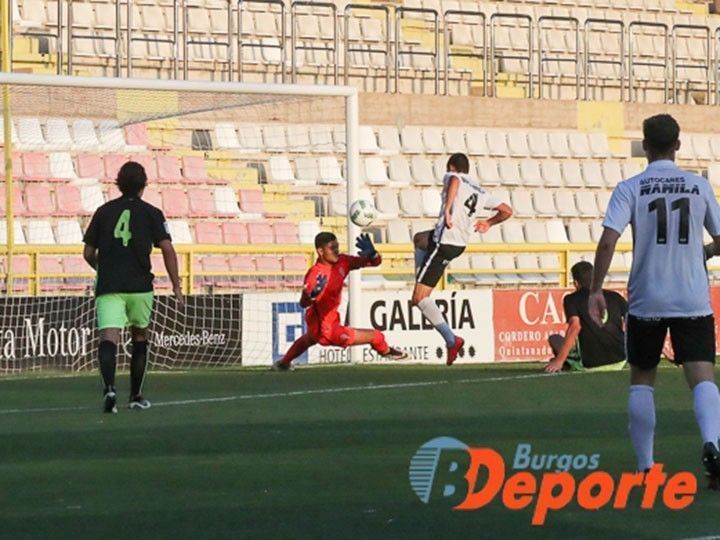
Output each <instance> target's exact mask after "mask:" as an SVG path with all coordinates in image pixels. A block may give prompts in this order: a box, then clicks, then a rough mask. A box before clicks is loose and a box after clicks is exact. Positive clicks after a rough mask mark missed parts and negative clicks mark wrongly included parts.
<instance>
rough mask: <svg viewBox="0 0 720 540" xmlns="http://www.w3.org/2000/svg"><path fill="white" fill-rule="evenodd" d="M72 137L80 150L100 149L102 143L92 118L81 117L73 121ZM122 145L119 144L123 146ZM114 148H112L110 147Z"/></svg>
mask: <svg viewBox="0 0 720 540" xmlns="http://www.w3.org/2000/svg"><path fill="white" fill-rule="evenodd" d="M72 138H73V141H74V143H75V148H77V149H78V150H100V148H101V144H100V141H99V140H98V137H97V134H96V133H95V126H94V125H93V123H92V120H88V119H87V118H79V119H77V120H74V121H73V123H72ZM121 146H122V145H120V146H118V148H119V147H121ZM110 150H112V148H110Z"/></svg>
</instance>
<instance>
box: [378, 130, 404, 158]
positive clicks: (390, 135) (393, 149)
mask: <svg viewBox="0 0 720 540" xmlns="http://www.w3.org/2000/svg"><path fill="white" fill-rule="evenodd" d="M378 139H379V140H380V148H381V149H382V150H383V151H384V152H388V153H390V154H399V153H401V151H402V147H401V146H400V135H399V133H398V130H397V128H396V127H395V126H380V127H379V128H378Z"/></svg>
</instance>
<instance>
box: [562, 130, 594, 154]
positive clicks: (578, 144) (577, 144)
mask: <svg viewBox="0 0 720 540" xmlns="http://www.w3.org/2000/svg"><path fill="white" fill-rule="evenodd" d="M568 147H569V148H570V153H571V154H572V156H573V157H576V158H589V157H592V155H593V154H592V151H591V150H590V141H588V137H587V134H585V133H582V132H571V133H569V134H568Z"/></svg>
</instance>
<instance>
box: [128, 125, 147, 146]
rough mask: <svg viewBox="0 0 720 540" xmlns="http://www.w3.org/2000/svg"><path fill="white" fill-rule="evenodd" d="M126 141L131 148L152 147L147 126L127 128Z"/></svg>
mask: <svg viewBox="0 0 720 540" xmlns="http://www.w3.org/2000/svg"><path fill="white" fill-rule="evenodd" d="M125 140H126V141H127V143H128V145H130V146H150V137H149V136H148V129H147V126H146V125H145V124H130V125H127V126H125Z"/></svg>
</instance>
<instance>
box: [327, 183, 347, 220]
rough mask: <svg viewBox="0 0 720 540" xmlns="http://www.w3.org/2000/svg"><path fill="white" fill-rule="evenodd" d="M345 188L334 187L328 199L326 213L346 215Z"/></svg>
mask: <svg viewBox="0 0 720 540" xmlns="http://www.w3.org/2000/svg"><path fill="white" fill-rule="evenodd" d="M347 206H348V205H347V190H345V189H334V190H332V191H331V192H330V198H329V200H328V213H329V214H330V215H331V216H347Z"/></svg>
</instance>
